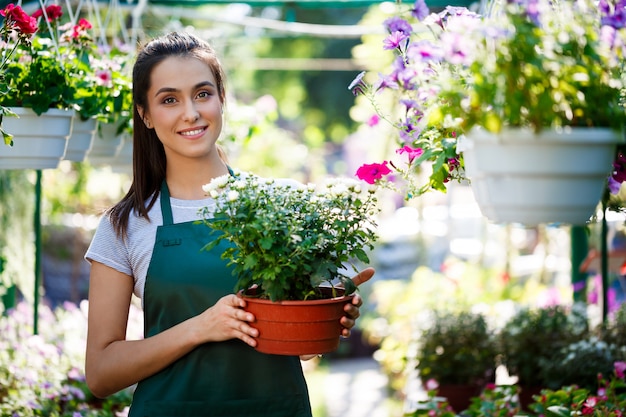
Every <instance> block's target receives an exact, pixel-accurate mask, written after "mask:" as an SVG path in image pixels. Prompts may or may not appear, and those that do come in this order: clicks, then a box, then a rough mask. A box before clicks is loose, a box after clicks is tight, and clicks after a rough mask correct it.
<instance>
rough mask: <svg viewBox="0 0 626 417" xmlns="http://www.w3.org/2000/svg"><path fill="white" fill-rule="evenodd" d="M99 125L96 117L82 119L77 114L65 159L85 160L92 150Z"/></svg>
mask: <svg viewBox="0 0 626 417" xmlns="http://www.w3.org/2000/svg"><path fill="white" fill-rule="evenodd" d="M97 127H98V121H97V120H96V119H94V118H89V119H87V120H82V119H81V118H80V117H79V116H78V115H76V116H75V117H74V124H73V126H72V134H71V135H70V138H69V140H68V141H67V150H66V151H65V157H64V158H63V159H65V160H67V161H76V162H82V161H84V160H85V156H86V155H87V153H88V152H89V151H90V150H91V146H92V144H93V140H94V136H95V134H96V129H97Z"/></svg>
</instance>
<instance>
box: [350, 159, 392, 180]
mask: <svg viewBox="0 0 626 417" xmlns="http://www.w3.org/2000/svg"><path fill="white" fill-rule="evenodd" d="M387 164H388V162H387V161H384V162H383V163H382V164H376V163H374V164H363V165H361V167H360V168H359V169H357V171H356V176H357V177H359V179H361V180H363V181H365V182H366V183H368V184H374V183H375V182H376V180H379V179H381V178H382V177H383V176H385V175H388V174H391V169H389V167H388V166H387Z"/></svg>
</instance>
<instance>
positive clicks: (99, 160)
mask: <svg viewBox="0 0 626 417" xmlns="http://www.w3.org/2000/svg"><path fill="white" fill-rule="evenodd" d="M117 130H118V126H117V125H116V124H113V123H104V124H100V126H98V129H97V130H96V135H95V137H94V140H93V144H92V146H91V150H90V151H89V153H88V154H87V160H88V161H89V163H91V165H94V166H98V165H110V164H111V163H112V161H113V160H115V158H116V157H117V155H118V154H119V152H120V151H121V149H122V146H123V142H124V136H123V135H124V133H118V132H117Z"/></svg>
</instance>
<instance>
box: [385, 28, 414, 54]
mask: <svg viewBox="0 0 626 417" xmlns="http://www.w3.org/2000/svg"><path fill="white" fill-rule="evenodd" d="M408 38H409V35H408V34H406V33H404V32H401V31H395V32H393V33H391V34H390V35H389V36H387V37H386V38H385V39H384V40H383V49H385V50H393V49H398V48H400V45H401V44H402V42H404V41H405V40H407V39H408Z"/></svg>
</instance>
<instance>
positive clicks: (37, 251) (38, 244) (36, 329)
mask: <svg viewBox="0 0 626 417" xmlns="http://www.w3.org/2000/svg"><path fill="white" fill-rule="evenodd" d="M34 220H35V222H34V223H35V227H34V230H35V291H34V300H33V303H34V306H33V315H34V316H33V333H34V334H39V287H40V285H41V170H37V181H36V182H35V219H34Z"/></svg>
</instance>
